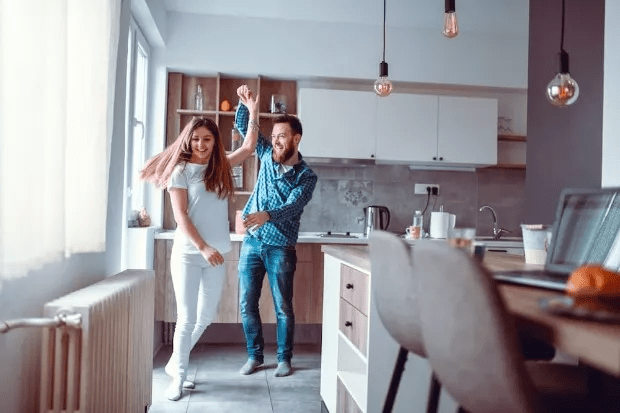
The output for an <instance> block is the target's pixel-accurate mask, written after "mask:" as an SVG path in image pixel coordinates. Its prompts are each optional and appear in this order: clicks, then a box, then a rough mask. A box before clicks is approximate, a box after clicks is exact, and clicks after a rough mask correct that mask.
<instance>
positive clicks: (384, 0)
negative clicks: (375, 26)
mask: <svg viewBox="0 0 620 413" xmlns="http://www.w3.org/2000/svg"><path fill="white" fill-rule="evenodd" d="M386 1H387V0H383V61H384V62H385V3H386Z"/></svg>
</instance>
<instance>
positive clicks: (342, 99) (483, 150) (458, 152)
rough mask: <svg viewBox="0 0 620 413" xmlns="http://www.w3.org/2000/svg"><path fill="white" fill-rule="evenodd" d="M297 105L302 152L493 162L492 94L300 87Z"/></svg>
mask: <svg viewBox="0 0 620 413" xmlns="http://www.w3.org/2000/svg"><path fill="white" fill-rule="evenodd" d="M298 105H299V110H298V113H299V117H300V119H301V122H302V124H303V127H304V134H303V138H302V140H301V144H300V152H301V153H302V154H303V155H304V156H305V157H320V158H348V159H376V161H377V162H385V163H398V164H409V165H418V166H421V167H432V168H433V169H437V168H439V169H441V168H446V169H449V168H454V167H477V166H488V165H495V164H496V163H497V99H490V98H478V97H456V96H438V95H421V94H411V93H409V94H408V93H394V94H392V95H390V96H388V97H385V98H378V97H377V96H375V94H374V93H372V92H359V91H348V90H330V89H306V88H300V90H299V99H298Z"/></svg>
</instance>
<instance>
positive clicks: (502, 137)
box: [497, 135, 527, 142]
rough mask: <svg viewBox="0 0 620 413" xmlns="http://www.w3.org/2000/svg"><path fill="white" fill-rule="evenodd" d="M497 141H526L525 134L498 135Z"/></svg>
mask: <svg viewBox="0 0 620 413" xmlns="http://www.w3.org/2000/svg"><path fill="white" fill-rule="evenodd" d="M497 140H498V141H512V142H526V141H527V136H521V135H498V136H497Z"/></svg>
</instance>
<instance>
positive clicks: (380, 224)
mask: <svg viewBox="0 0 620 413" xmlns="http://www.w3.org/2000/svg"><path fill="white" fill-rule="evenodd" d="M364 216H365V221H364V236H365V237H367V236H368V234H370V232H371V231H373V230H375V229H387V227H388V225H390V210H389V209H387V207H384V206H381V205H369V206H367V207H365V208H364ZM384 217H385V219H384Z"/></svg>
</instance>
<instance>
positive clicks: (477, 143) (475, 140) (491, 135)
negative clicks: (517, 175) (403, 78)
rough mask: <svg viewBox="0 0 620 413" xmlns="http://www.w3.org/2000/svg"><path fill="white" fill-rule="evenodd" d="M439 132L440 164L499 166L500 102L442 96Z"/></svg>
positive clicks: (440, 100) (438, 152) (487, 99)
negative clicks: (498, 112)
mask: <svg viewBox="0 0 620 413" xmlns="http://www.w3.org/2000/svg"><path fill="white" fill-rule="evenodd" d="M437 131H438V132H437V155H438V159H441V158H443V159H442V160H440V162H444V163H446V164H470V165H495V164H496V163H497V99H489V98H472V97H455V96H440V97H439V123H438V129H437Z"/></svg>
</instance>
